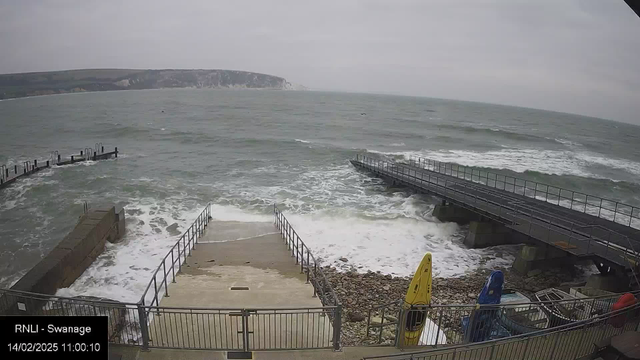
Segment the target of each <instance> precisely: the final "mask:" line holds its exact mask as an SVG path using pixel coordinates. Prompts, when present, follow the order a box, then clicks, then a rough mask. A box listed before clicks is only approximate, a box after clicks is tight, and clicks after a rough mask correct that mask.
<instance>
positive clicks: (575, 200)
mask: <svg viewBox="0 0 640 360" xmlns="http://www.w3.org/2000/svg"><path fill="white" fill-rule="evenodd" d="M409 165H411V166H416V167H419V168H423V169H426V170H429V171H433V172H436V173H439V174H443V175H449V176H453V177H456V178H459V179H463V180H469V181H472V182H476V183H479V184H482V185H486V186H489V187H492V188H495V189H498V190H504V191H508V192H511V193H514V194H518V195H523V196H526V197H529V198H533V199H537V200H542V201H546V202H548V203H551V204H555V205H558V206H562V207H566V208H569V209H572V210H576V211H580V212H583V213H587V214H589V215H593V216H596V217H599V218H603V219H606V220H610V221H613V222H615V223H618V224H621V225H625V226H629V227H633V228H636V229H640V207H637V206H633V205H629V204H625V203H623V202H621V201H616V200H611V199H605V198H602V197H599V196H595V195H590V194H586V193H582V192H579V191H574V190H569V189H564V188H561V187H559V186H554V185H549V184H545V183H540V182H536V181H532V180H527V179H522V178H518V177H514V176H508V175H502V174H498V173H495V172H491V171H486V170H480V169H476V168H473V167H469V166H463V165H458V164H455V163H448V162H441V161H436V160H431V159H425V158H421V157H411V158H409Z"/></svg>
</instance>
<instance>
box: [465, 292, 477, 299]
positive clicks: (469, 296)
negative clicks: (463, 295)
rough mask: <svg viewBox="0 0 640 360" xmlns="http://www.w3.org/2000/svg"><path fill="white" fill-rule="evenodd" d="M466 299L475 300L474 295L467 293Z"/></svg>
mask: <svg viewBox="0 0 640 360" xmlns="http://www.w3.org/2000/svg"><path fill="white" fill-rule="evenodd" d="M467 297H468V298H469V299H475V298H476V294H474V293H468V294H467Z"/></svg>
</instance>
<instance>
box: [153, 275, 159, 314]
mask: <svg viewBox="0 0 640 360" xmlns="http://www.w3.org/2000/svg"><path fill="white" fill-rule="evenodd" d="M156 275H158V273H157V272H156V273H155V274H153V290H154V291H155V295H156V296H155V298H156V306H160V302H159V301H158V284H157V282H156ZM151 305H153V301H151Z"/></svg>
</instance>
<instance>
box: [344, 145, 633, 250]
mask: <svg viewBox="0 0 640 360" xmlns="http://www.w3.org/2000/svg"><path fill="white" fill-rule="evenodd" d="M356 161H361V162H362V164H363V165H366V166H369V167H371V168H374V169H382V170H383V171H387V172H391V173H395V174H398V175H401V176H400V177H401V178H402V177H406V178H410V179H415V180H416V181H418V182H419V183H420V184H424V182H425V180H427V182H428V183H429V184H430V185H431V186H435V187H436V188H440V189H444V190H440V193H441V194H440V195H441V196H444V197H445V198H448V199H449V200H450V201H453V202H456V203H460V205H461V206H463V207H467V208H469V207H471V210H475V211H481V212H487V211H485V210H482V209H479V208H477V207H476V206H470V205H469V204H467V203H464V202H461V200H460V199H459V198H455V197H452V196H450V195H451V192H453V193H455V194H458V195H459V196H462V198H463V199H467V198H469V197H471V198H472V199H473V204H474V205H476V204H477V203H478V202H481V203H484V204H487V205H491V206H493V207H496V208H497V210H498V212H497V213H489V214H486V215H491V216H490V217H492V218H494V219H495V220H497V221H500V222H504V220H505V214H504V213H503V211H505V210H507V211H506V213H507V214H513V212H514V211H515V212H516V213H518V214H520V215H524V216H527V217H530V218H533V216H532V211H533V210H532V209H530V208H529V213H527V212H525V211H522V210H518V209H517V207H516V208H509V207H506V206H505V205H504V204H501V203H497V202H495V201H492V200H490V199H487V198H482V197H478V196H477V195H475V194H470V193H467V192H463V191H460V190H458V189H455V188H453V187H452V186H456V187H463V188H472V189H474V188H475V187H473V186H470V185H469V184H467V183H463V182H460V181H455V180H451V179H449V178H446V177H444V178H441V177H438V176H436V175H432V174H431V173H423V172H420V177H418V176H417V174H418V173H417V171H416V170H413V171H412V169H411V168H407V167H405V164H398V163H395V162H394V163H391V162H387V161H385V160H380V159H371V158H368V157H366V156H364V155H359V156H358V155H357V156H356ZM385 168H386V170H385ZM399 170H401V171H399ZM405 170H407V171H406V172H405ZM412 172H413V175H412V174H411V173H412ZM424 175H427V177H425V176H424ZM443 175H445V174H443ZM432 178H433V179H435V182H433V181H432ZM465 181H466V180H465ZM442 182H444V184H442ZM520 219H522V218H520ZM538 220H542V221H544V222H545V223H546V229H547V230H548V233H547V236H550V233H551V226H552V225H553V226H554V227H561V228H563V229H565V230H569V231H570V234H569V235H567V234H563V235H564V236H568V237H569V239H570V240H571V239H574V240H576V241H583V240H585V239H581V238H577V237H575V236H574V234H575V232H574V231H573V228H574V226H575V224H573V225H572V226H571V227H569V228H567V227H566V226H564V225H562V224H555V223H553V222H551V221H549V220H547V219H538ZM564 222H565V224H566V223H567V222H568V221H566V220H565V221H564ZM529 223H530V224H531V222H530V221H529ZM569 223H571V222H569ZM579 226H582V224H579ZM579 226H578V227H579ZM529 231H531V226H530V227H529ZM554 232H557V230H556V229H554ZM588 240H589V242H588V245H587V248H588V249H591V240H594V241H596V242H600V243H601V244H602V245H603V246H605V245H606V250H607V252H608V251H609V248H610V243H608V242H607V241H604V240H602V239H598V238H596V237H593V236H591V235H590V236H589V237H588ZM628 240H630V239H628ZM624 252H625V254H626V253H629V252H628V251H624ZM633 254H637V253H635V251H634V252H633ZM634 256H636V257H637V255H634ZM627 261H628V259H627Z"/></svg>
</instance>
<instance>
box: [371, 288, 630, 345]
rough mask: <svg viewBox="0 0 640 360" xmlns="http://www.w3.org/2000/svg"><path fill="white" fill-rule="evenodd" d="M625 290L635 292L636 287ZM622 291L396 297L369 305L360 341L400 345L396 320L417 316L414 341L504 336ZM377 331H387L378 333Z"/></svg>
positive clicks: (561, 321)
mask: <svg viewBox="0 0 640 360" xmlns="http://www.w3.org/2000/svg"><path fill="white" fill-rule="evenodd" d="M631 294H633V295H634V296H638V295H640V291H635V292H631ZM622 295H624V294H622V293H621V294H611V295H605V296H597V297H589V298H586V297H583V298H575V299H571V300H554V301H544V302H537V301H535V302H526V303H518V304H498V305H475V304H466V305H460V304H456V305H429V306H414V307H411V308H408V309H403V307H402V305H403V302H402V301H401V300H398V301H394V302H390V303H386V304H382V305H376V306H373V307H371V308H370V309H369V311H368V316H367V330H366V338H365V339H364V340H365V343H368V344H384V345H395V346H402V343H401V342H400V341H401V339H402V337H403V335H402V327H401V326H400V324H405V323H406V322H407V321H408V320H409V321H411V320H416V319H418V318H419V319H420V322H421V323H424V325H423V326H424V330H423V333H424V334H425V336H424V338H423V341H422V343H420V344H419V345H427V346H433V347H442V346H451V345H458V344H464V343H468V342H478V341H484V340H488V339H497V338H505V337H510V336H514V335H520V334H522V333H527V332H535V331H539V330H542V329H549V328H554V327H558V326H562V325H565V324H567V323H571V322H576V321H581V320H586V319H589V318H592V317H596V316H599V315H602V314H606V313H609V312H611V311H612V309H613V304H614V303H615V302H616V301H618V300H619V298H620V297H621V296H622ZM398 319H400V321H398ZM403 319H404V320H403ZM488 319H490V321H488ZM383 334H386V335H387V336H385V337H383ZM389 335H391V336H392V338H390V337H389Z"/></svg>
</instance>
